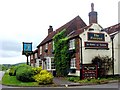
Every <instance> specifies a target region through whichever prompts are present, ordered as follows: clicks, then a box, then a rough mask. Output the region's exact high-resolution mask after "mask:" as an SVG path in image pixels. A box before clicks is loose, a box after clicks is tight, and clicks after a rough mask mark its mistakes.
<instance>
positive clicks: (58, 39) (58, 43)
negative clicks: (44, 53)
mask: <svg viewBox="0 0 120 90" xmlns="http://www.w3.org/2000/svg"><path fill="white" fill-rule="evenodd" d="M65 33H66V29H63V30H62V31H61V32H59V33H57V34H56V35H55V36H54V37H53V41H54V60H55V67H56V75H57V76H60V77H61V76H67V75H68V72H69V67H70V55H69V52H68V50H69V45H68V37H66V35H65Z"/></svg>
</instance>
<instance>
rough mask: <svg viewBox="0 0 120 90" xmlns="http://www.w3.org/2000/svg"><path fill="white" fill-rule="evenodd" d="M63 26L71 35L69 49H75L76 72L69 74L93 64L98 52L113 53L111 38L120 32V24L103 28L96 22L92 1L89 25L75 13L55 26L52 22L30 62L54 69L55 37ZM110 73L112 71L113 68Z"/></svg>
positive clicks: (77, 72) (72, 59)
mask: <svg viewBox="0 0 120 90" xmlns="http://www.w3.org/2000/svg"><path fill="white" fill-rule="evenodd" d="M63 29H66V35H67V36H68V37H69V51H70V52H71V53H72V58H71V60H70V69H74V70H75V71H74V72H69V75H75V76H79V75H80V64H81V63H82V64H90V63H91V60H92V59H93V58H94V57H95V56H98V55H100V56H109V57H111V56H112V53H111V52H112V40H111V37H110V36H111V35H113V34H114V35H117V34H118V33H119V30H120V24H117V25H114V26H111V27H108V28H105V29H104V28H102V27H101V26H100V25H99V24H98V23H97V12H95V11H94V4H93V3H92V4H91V12H90V13H89V25H87V24H86V23H85V22H84V21H83V20H82V19H81V18H80V16H76V17H75V18H74V19H72V20H71V21H69V22H68V23H66V24H64V25H63V26H61V27H60V28H58V29H56V30H53V27H52V26H49V29H48V35H47V37H46V38H45V39H44V40H43V41H42V42H41V43H40V44H39V45H38V46H37V49H36V50H35V51H34V52H33V54H31V55H30V64H31V66H36V67H37V66H42V68H43V69H47V70H48V71H52V72H54V71H55V64H54V50H53V49H54V42H53V37H54V35H56V34H57V33H59V32H60V31H62V30H63ZM116 39H117V38H116ZM116 52H117V51H116ZM116 55H117V54H115V56H116ZM116 62H118V60H116V61H115V62H114V63H115V65H116V64H117V63H116ZM117 66H118V65H117ZM114 69H116V68H114ZM115 73H116V74H118V70H117V71H116V70H115ZM108 74H112V70H110V71H109V73H108Z"/></svg>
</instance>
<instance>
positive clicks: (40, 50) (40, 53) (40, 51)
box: [40, 46, 42, 55]
mask: <svg viewBox="0 0 120 90" xmlns="http://www.w3.org/2000/svg"><path fill="white" fill-rule="evenodd" d="M41 54H42V46H40V55H41Z"/></svg>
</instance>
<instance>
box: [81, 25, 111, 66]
mask: <svg viewBox="0 0 120 90" xmlns="http://www.w3.org/2000/svg"><path fill="white" fill-rule="evenodd" d="M90 28H94V31H88V30H86V31H85V32H83V33H82V34H81V35H80V37H81V38H82V52H83V53H82V55H83V64H88V63H91V60H92V59H93V58H94V57H95V56H98V55H100V56H106V55H107V56H109V57H111V39H110V36H109V35H108V34H107V33H106V32H101V29H102V28H101V27H100V26H99V25H98V24H93V25H92V26H91V27H90ZM88 32H94V33H104V34H105V41H91V42H101V43H102V42H107V43H108V48H109V50H106V49H85V47H84V42H89V41H88V40H87V33H88Z"/></svg>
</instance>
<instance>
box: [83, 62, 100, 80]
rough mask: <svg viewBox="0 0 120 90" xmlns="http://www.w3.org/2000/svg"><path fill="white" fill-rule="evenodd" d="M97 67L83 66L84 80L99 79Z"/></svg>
mask: <svg viewBox="0 0 120 90" xmlns="http://www.w3.org/2000/svg"><path fill="white" fill-rule="evenodd" d="M97 76H98V75H97V65H94V64H83V65H82V79H86V78H97Z"/></svg>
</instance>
